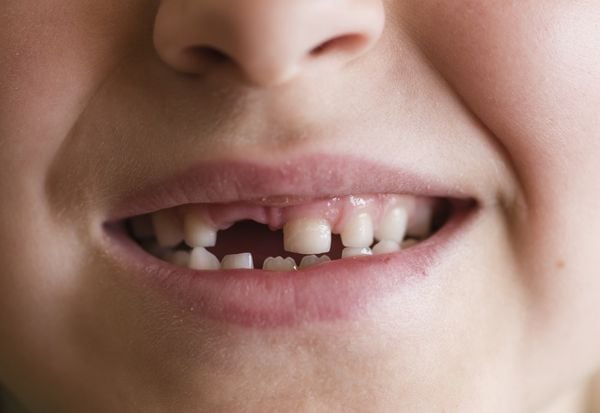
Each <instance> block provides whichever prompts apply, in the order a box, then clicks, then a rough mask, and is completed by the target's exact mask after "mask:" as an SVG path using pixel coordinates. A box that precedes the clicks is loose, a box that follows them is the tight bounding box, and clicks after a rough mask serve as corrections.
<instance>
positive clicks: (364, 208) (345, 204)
mask: <svg viewBox="0 0 600 413" xmlns="http://www.w3.org/2000/svg"><path fill="white" fill-rule="evenodd" d="M417 204H419V205H420V206H423V205H425V206H427V205H432V204H433V199H431V198H423V197H416V196H411V195H391V194H385V195H382V194H377V195H349V196H344V197H333V198H329V199H322V200H316V201H312V202H307V203H304V204H300V205H292V206H266V205H256V204H252V203H245V202H239V203H231V204H195V205H185V206H183V207H178V211H179V213H180V215H182V219H185V218H184V217H185V214H186V213H190V212H191V213H200V214H202V215H203V216H204V218H205V219H206V220H207V221H208V222H209V223H210V224H212V225H214V226H215V228H217V229H219V230H222V229H226V228H228V227H230V226H231V225H233V224H234V223H235V222H237V221H241V220H253V221H256V222H258V223H261V224H265V225H268V226H270V227H271V228H273V229H280V228H282V227H283V226H284V224H285V223H286V222H288V221H291V220H294V219H299V218H318V219H326V220H328V221H329V223H330V225H331V229H332V232H333V233H340V232H341V231H342V229H343V227H344V225H345V223H346V222H347V221H348V219H350V218H351V217H353V216H355V215H356V214H358V213H361V212H368V213H369V215H370V217H371V219H372V220H373V223H374V225H375V226H377V223H378V222H379V221H380V220H381V218H382V216H383V214H384V213H385V211H387V210H388V209H389V208H393V207H395V206H398V205H399V206H403V207H404V208H406V210H407V213H408V216H409V219H410V217H411V216H412V215H413V211H414V210H415V208H417Z"/></svg>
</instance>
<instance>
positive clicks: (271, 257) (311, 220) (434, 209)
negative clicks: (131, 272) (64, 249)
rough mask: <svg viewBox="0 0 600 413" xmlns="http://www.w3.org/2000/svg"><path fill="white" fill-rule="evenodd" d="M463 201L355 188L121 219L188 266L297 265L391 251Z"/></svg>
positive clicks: (439, 223) (430, 231)
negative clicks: (324, 194) (349, 192)
mask: <svg viewBox="0 0 600 413" xmlns="http://www.w3.org/2000/svg"><path fill="white" fill-rule="evenodd" d="M467 207H468V203H467V202H466V201H464V200H451V199H445V198H428V197H418V196H411V195H392V194H385V195H382V194H377V195H353V196H343V197H330V198H326V199H319V200H313V201H299V200H294V199H293V198H290V197H273V198H270V199H268V198H267V199H262V200H256V201H250V202H236V203H227V204H188V205H182V206H178V207H174V208H168V209H163V210H159V211H156V212H154V213H151V214H144V215H139V216H135V217H131V218H128V219H126V220H125V225H126V228H127V232H128V235H129V236H130V237H131V238H132V239H133V240H134V241H135V243H137V244H138V245H139V246H141V247H142V248H143V249H144V250H145V251H146V252H147V253H149V254H151V255H153V256H154V257H156V258H158V259H161V260H163V261H167V262H169V263H171V264H174V265H177V266H181V267H188V268H190V269H193V270H199V271H203V270H213V271H214V270H235V269H246V270H248V269H262V270H264V271H302V270H304V269H307V268H310V267H313V266H324V265H328V264H329V263H330V262H332V261H337V260H347V259H351V258H353V257H368V256H378V255H384V254H393V253H396V252H398V251H400V250H403V249H408V248H410V247H412V246H414V245H417V244H419V243H420V242H422V241H424V240H426V239H428V238H429V237H431V236H433V235H434V234H435V233H436V232H437V231H438V230H439V229H440V228H442V227H443V226H444V224H445V223H446V222H447V221H448V220H449V219H450V218H451V216H452V215H453V213H455V212H457V211H460V210H462V209H464V208H467Z"/></svg>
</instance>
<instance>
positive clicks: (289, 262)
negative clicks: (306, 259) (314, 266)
mask: <svg viewBox="0 0 600 413" xmlns="http://www.w3.org/2000/svg"><path fill="white" fill-rule="evenodd" d="M296 269H297V267H296V261H294V259H293V258H292V257H287V258H283V257H276V258H273V257H269V258H267V259H266V260H265V262H264V263H263V270H267V271H294V270H296Z"/></svg>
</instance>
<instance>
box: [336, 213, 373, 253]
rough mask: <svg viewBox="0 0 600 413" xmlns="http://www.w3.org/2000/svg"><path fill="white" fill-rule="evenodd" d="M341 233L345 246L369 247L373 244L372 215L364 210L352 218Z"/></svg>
mask: <svg viewBox="0 0 600 413" xmlns="http://www.w3.org/2000/svg"><path fill="white" fill-rule="evenodd" d="M340 235H341V237H342V244H343V245H344V247H354V248H365V247H369V246H370V245H371V244H373V222H372V221H371V216H370V215H369V214H368V213H366V212H363V213H360V214H358V215H355V216H354V217H352V218H350V220H349V221H348V222H347V223H346V225H345V226H344V229H343V230H342V233H341V234H340Z"/></svg>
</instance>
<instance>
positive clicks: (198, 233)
mask: <svg viewBox="0 0 600 413" xmlns="http://www.w3.org/2000/svg"><path fill="white" fill-rule="evenodd" d="M183 233H184V235H185V243H186V244H187V245H189V246H190V247H214V246H215V245H216V243H217V229H216V228H215V227H214V226H212V225H211V224H209V223H208V222H206V219H204V218H203V217H202V216H201V215H200V214H199V213H198V211H196V210H194V209H190V210H188V211H186V213H185V217H184V219H183Z"/></svg>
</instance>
